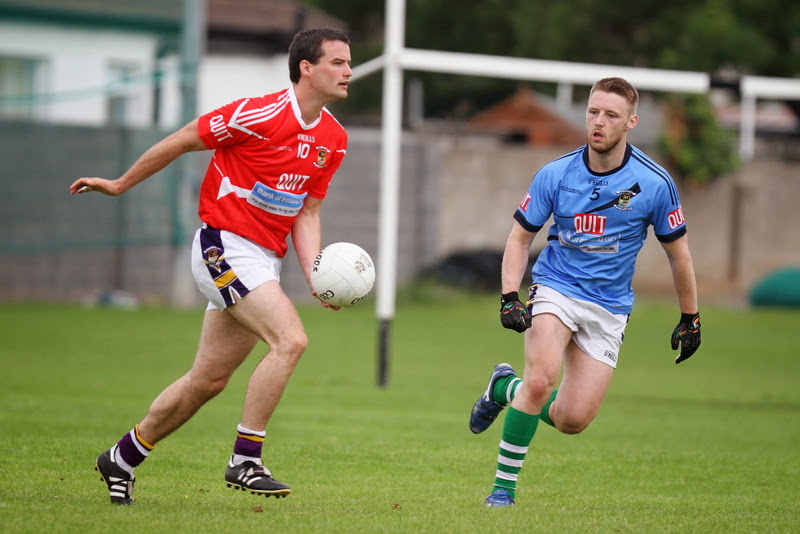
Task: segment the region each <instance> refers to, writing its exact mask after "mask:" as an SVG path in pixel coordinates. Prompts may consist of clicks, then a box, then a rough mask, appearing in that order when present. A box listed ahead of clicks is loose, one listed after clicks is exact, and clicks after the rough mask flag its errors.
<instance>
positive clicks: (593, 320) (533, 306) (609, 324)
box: [527, 284, 630, 369]
mask: <svg viewBox="0 0 800 534" xmlns="http://www.w3.org/2000/svg"><path fill="white" fill-rule="evenodd" d="M527 305H528V310H530V312H531V315H532V316H533V315H538V314H540V313H552V314H553V315H555V316H556V317H558V318H559V319H561V322H562V323H564V324H565V325H566V326H567V328H569V329H570V330H572V332H573V334H572V340H573V341H575V344H576V345H578V347H579V348H580V349H581V350H582V351H583V352H585V353H586V354H588V355H589V357H590V358H592V359H594V360H597V361H599V362H603V363H604V364H606V365H609V366H611V367H613V368H614V369H616V368H617V358H618V356H619V348H620V346H621V345H622V341H623V339H624V338H625V327H626V326H627V324H628V319H629V317H630V315H628V314H615V313H611V312H610V311H608V310H607V309H605V308H603V307H602V306H598V305H597V304H594V303H593V302H588V301H585V300H579V299H575V298H572V297H568V296H566V295H562V294H561V293H559V292H558V291H556V290H555V289H552V288H550V287H547V286H543V285H541V284H534V285H532V286H531V287H530V289H528V302H527Z"/></svg>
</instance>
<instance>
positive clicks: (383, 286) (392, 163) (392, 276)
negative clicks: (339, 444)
mask: <svg viewBox="0 0 800 534" xmlns="http://www.w3.org/2000/svg"><path fill="white" fill-rule="evenodd" d="M405 18H406V17H405V0H386V20H385V27H386V36H385V49H384V53H383V62H382V63H383V102H382V110H381V166H380V181H381V190H380V203H379V209H380V217H379V221H378V262H377V273H376V274H377V300H376V314H377V316H378V322H379V331H378V339H379V341H378V385H379V386H380V387H386V385H387V384H388V377H389V344H390V334H391V332H390V330H391V322H392V319H393V318H394V311H395V293H396V281H397V241H398V235H397V234H398V210H399V208H398V204H399V199H398V196H399V191H400V150H401V144H402V143H401V141H402V139H401V137H402V114H403V71H402V67H401V63H400V55H401V53H402V51H403V47H404V43H405Z"/></svg>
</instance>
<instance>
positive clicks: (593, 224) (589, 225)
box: [575, 213, 606, 235]
mask: <svg viewBox="0 0 800 534" xmlns="http://www.w3.org/2000/svg"><path fill="white" fill-rule="evenodd" d="M605 231H606V216H605V215H597V214H595V213H576V214H575V232H576V233H579V234H594V235H603V233H604V232H605Z"/></svg>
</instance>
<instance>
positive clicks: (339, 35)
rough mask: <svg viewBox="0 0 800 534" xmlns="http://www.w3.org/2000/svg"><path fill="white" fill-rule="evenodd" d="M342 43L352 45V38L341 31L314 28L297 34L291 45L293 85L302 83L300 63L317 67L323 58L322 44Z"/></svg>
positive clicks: (290, 68)
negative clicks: (306, 62) (329, 42)
mask: <svg viewBox="0 0 800 534" xmlns="http://www.w3.org/2000/svg"><path fill="white" fill-rule="evenodd" d="M325 41H342V42H343V43H345V44H348V45H349V44H350V38H349V37H348V36H347V34H346V33H344V32H343V31H341V30H335V29H333V28H312V29H310V30H303V31H301V32H298V33H297V34H295V36H294V37H293V38H292V44H290V45H289V79H290V80H291V81H292V83H297V82H299V81H300V62H301V61H304V60H305V61H308V62H309V63H311V64H312V65H316V64H317V61H319V58H321V57H322V43H324V42H325Z"/></svg>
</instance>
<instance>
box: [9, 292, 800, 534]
mask: <svg viewBox="0 0 800 534" xmlns="http://www.w3.org/2000/svg"><path fill="white" fill-rule="evenodd" d="M424 294H425V295H427V297H426V298H422V297H419V296H414V295H405V296H404V297H401V298H400V300H399V304H398V309H397V315H396V318H395V320H394V322H393V324H392V330H391V365H390V383H389V386H388V387H387V388H384V389H381V388H378V387H377V386H376V350H377V323H376V320H375V318H374V313H373V308H372V305H371V304H370V303H366V304H363V305H362V306H360V307H357V308H354V309H350V310H343V311H340V312H331V311H330V310H324V309H322V308H321V307H318V306H310V307H302V308H301V309H300V311H301V315H302V316H303V319H304V321H305V324H306V329H307V331H308V334H309V337H310V340H311V341H310V345H309V349H308V352H307V353H306V354H305V355H304V357H303V359H302V360H301V362H300V364H299V366H298V368H297V370H296V372H295V375H294V376H293V378H292V380H291V382H290V384H289V388H288V390H287V392H286V394H285V396H284V398H283V401H282V403H281V405H280V406H279V408H278V411H277V412H276V414H275V416H274V417H273V420H272V421H271V422H270V424H269V426H268V428H267V441H266V443H265V454H264V457H265V462H266V463H267V465H268V466H269V467H270V469H272V471H273V472H274V473H275V475H276V477H277V478H278V479H280V480H283V481H285V482H287V483H289V484H290V485H291V486H292V489H293V493H292V494H291V495H290V496H289V497H287V498H285V499H280V500H277V499H274V498H273V499H265V498H263V497H257V496H255V495H251V494H249V493H244V492H235V491H232V490H230V489H228V488H226V487H225V483H224V481H223V474H224V471H225V465H226V461H227V457H228V455H229V454H230V452H231V447H232V445H233V440H234V438H235V433H236V432H235V427H236V424H237V423H238V422H239V416H240V413H241V401H242V396H243V392H244V387H245V383H246V380H247V377H248V375H249V372H250V370H251V369H252V368H253V367H254V365H255V363H256V362H257V360H258V359H259V356H260V354H261V353H263V352H264V350H265V348H266V347H265V346H263V345H259V346H258V347H257V348H256V350H255V351H254V354H252V355H251V357H250V359H249V360H248V361H247V362H246V363H245V364H244V365H243V366H242V368H241V369H240V370H239V371H238V372H237V373H236V374H235V375H234V378H233V380H232V381H231V382H230V384H229V386H228V388H227V389H226V390H225V391H224V392H223V393H222V394H221V395H219V396H218V397H217V398H216V399H214V400H212V401H211V402H210V403H209V404H207V405H206V406H205V407H204V408H203V409H201V411H200V412H199V413H198V414H197V415H196V416H195V418H194V419H192V420H191V421H190V422H189V423H188V424H187V425H185V426H184V427H183V428H181V429H180V430H178V431H177V432H176V433H175V434H173V435H172V436H170V437H168V438H167V439H166V440H164V441H162V442H161V443H160V444H159V445H158V447H157V448H156V450H155V452H154V453H153V454H152V455H151V457H150V459H148V460H147V462H145V463H144V464H143V465H142V466H140V467H139V468H138V469H137V483H136V491H135V494H134V496H135V498H136V501H137V503H136V505H135V506H132V507H115V506H112V505H111V504H110V503H109V501H108V494H107V491H106V488H105V485H104V484H103V483H102V482H100V480H99V476H98V475H97V473H95V471H94V470H93V467H94V459H95V457H96V456H97V454H99V453H100V452H101V451H102V450H103V449H105V448H107V447H109V446H110V445H112V444H113V443H115V442H116V441H117V440H118V439H119V438H120V437H121V435H122V434H123V433H124V432H126V431H128V430H129V429H130V428H131V427H132V426H133V424H134V423H136V422H138V421H139V420H140V419H141V417H142V416H143V415H144V413H145V411H146V410H147V407H148V405H149V403H150V402H151V401H152V399H153V398H154V397H155V396H156V395H157V394H158V393H159V392H160V391H161V390H162V389H163V388H164V387H165V386H166V385H168V384H169V383H171V382H172V381H173V380H174V379H176V378H177V377H178V376H180V375H181V374H182V373H184V372H185V371H186V370H188V368H189V366H190V365H191V362H192V359H193V356H194V349H195V347H196V344H197V338H198V333H199V327H200V321H201V317H202V311H201V310H197V311H174V310H161V309H151V310H140V311H123V310H112V309H89V308H82V307H78V306H68V305H45V304H4V305H0V339H2V345H0V347H1V348H0V407H1V408H0V525H2V530H3V531H4V532H51V533H57V532H81V533H84V532H90V533H91V532H122V531H128V532H132V531H146V532H155V533H158V532H170V533H172V532H195V533H204V532H262V531H266V530H269V531H272V532H326V533H329V532H431V533H434V532H435V533H440V532H554V531H559V532H637V533H638V532H720V533H722V532H725V533H729V532H798V531H800V526H798V525H800V482H798V481H800V447H798V443H800V392H799V391H798V387H797V385H798V378H799V377H800V358H798V357H797V354H798V341H800V334H798V332H799V330H798V325H800V312H798V311H780V310H756V311H742V310H728V309H722V308H710V307H703V309H702V314H703V345H702V347H701V349H700V350H699V352H698V353H697V354H696V355H695V356H694V357H692V358H691V359H690V360H688V361H687V362H685V363H682V364H680V365H677V366H676V365H675V364H674V363H673V360H674V356H675V354H674V353H673V352H672V351H671V350H670V349H669V345H668V340H669V334H670V333H671V331H672V328H673V327H674V323H675V322H676V320H677V310H676V308H675V306H674V305H673V304H662V303H659V302H653V301H644V300H640V302H638V303H637V307H636V309H635V311H634V314H633V316H632V318H631V321H630V324H629V326H628V329H627V335H626V341H625V344H624V345H623V349H622V353H621V357H620V364H619V367H618V369H617V372H616V376H615V378H614V382H613V383H612V386H611V389H610V391H609V394H608V397H607V399H606V402H605V404H604V406H603V408H602V409H601V412H600V414H599V416H598V417H597V419H596V420H595V421H594V422H593V423H592V425H591V426H590V427H589V428H588V429H587V430H586V431H585V432H584V433H582V434H580V435H577V436H566V435H562V434H559V433H558V432H557V431H555V430H553V429H552V428H550V427H546V426H542V427H540V429H539V431H538V432H537V435H536V436H535V438H534V441H533V443H532V447H531V452H530V453H529V455H528V458H527V461H526V463H525V467H524V469H523V472H522V475H521V477H520V489H519V490H518V493H517V506H516V507H514V508H511V509H486V508H484V507H482V502H483V499H484V498H485V497H486V495H487V494H488V493H489V491H490V490H491V484H492V481H493V477H494V470H495V461H496V455H497V445H498V441H499V437H500V431H501V426H502V425H501V424H495V425H494V426H493V427H491V428H490V429H489V430H488V431H487V432H485V433H484V434H481V435H479V436H475V435H472V434H471V433H470V431H469V429H468V428H467V419H468V414H469V410H470V408H471V406H472V403H473V402H474V401H475V399H476V398H477V396H478V395H479V394H480V393H481V392H482V390H483V388H484V387H485V385H486V380H487V379H488V376H489V373H490V371H491V369H492V365H493V364H494V363H495V362H499V361H508V362H510V363H512V364H513V365H515V366H516V367H517V368H518V369H519V368H521V363H522V353H521V346H522V337H521V336H520V335H518V334H516V333H514V332H511V331H508V330H503V329H502V328H501V327H500V326H499V321H498V320H497V299H496V298H495V297H494V296H487V297H458V296H455V295H453V294H452V293H449V292H445V293H436V292H435V291H433V292H431V291H430V290H426V291H425V292H424ZM501 420H502V416H501Z"/></svg>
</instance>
